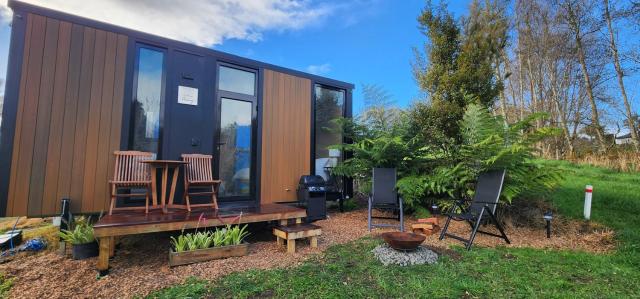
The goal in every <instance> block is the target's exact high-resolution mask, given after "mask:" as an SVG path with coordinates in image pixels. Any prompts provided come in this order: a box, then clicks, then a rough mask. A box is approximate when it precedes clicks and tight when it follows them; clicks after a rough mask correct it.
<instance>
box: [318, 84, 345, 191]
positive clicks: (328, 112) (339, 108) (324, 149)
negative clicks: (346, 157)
mask: <svg viewBox="0 0 640 299" xmlns="http://www.w3.org/2000/svg"><path fill="white" fill-rule="evenodd" d="M344 101H345V91H344V90H342V89H333V88H328V87H325V86H322V85H316V86H315V124H314V127H315V168H316V175H320V176H322V177H324V179H325V180H327V181H329V179H330V176H329V168H331V167H333V166H335V165H336V164H337V162H338V161H339V159H340V158H341V153H340V151H339V150H330V149H328V147H329V146H331V145H334V144H339V143H342V133H340V132H338V131H337V129H338V127H337V126H336V125H335V124H334V123H333V122H332V120H334V119H336V118H339V117H342V116H343V108H344Z"/></svg>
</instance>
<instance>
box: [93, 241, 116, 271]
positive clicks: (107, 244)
mask: <svg viewBox="0 0 640 299" xmlns="http://www.w3.org/2000/svg"><path fill="white" fill-rule="evenodd" d="M111 238H112V237H101V238H100V252H99V254H98V265H97V267H98V272H99V273H100V276H104V275H107V274H109V253H110V252H111Z"/></svg>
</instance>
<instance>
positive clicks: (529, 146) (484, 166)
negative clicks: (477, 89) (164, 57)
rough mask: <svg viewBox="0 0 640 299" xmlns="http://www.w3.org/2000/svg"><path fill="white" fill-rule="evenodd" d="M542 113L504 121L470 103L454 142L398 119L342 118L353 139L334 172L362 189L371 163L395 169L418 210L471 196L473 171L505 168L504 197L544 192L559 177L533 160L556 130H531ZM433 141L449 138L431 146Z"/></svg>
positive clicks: (411, 206)
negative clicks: (375, 124)
mask: <svg viewBox="0 0 640 299" xmlns="http://www.w3.org/2000/svg"><path fill="white" fill-rule="evenodd" d="M545 116H546V115H544V114H534V115H531V116H529V117H528V118H526V119H525V120H523V121H520V122H517V123H513V124H507V123H506V122H505V121H504V120H503V119H502V118H501V117H495V116H493V115H491V113H490V112H489V110H488V109H487V108H486V107H484V106H482V105H479V104H469V105H468V106H467V108H466V109H465V112H464V114H463V117H462V119H461V120H460V121H459V122H458V128H459V140H460V141H459V142H456V141H455V140H456V138H454V137H448V136H445V135H442V136H435V135H431V138H423V137H424V135H420V134H417V135H416V134H414V133H412V132H411V130H407V128H408V126H406V125H404V124H402V123H396V124H394V125H393V126H390V127H387V128H385V129H376V130H374V129H371V128H367V127H366V126H364V125H362V124H360V123H358V122H357V120H355V121H353V122H351V123H349V122H345V121H344V120H342V122H343V129H344V128H347V129H350V130H352V131H351V132H352V134H351V135H350V136H351V139H352V140H353V143H352V144H347V145H342V146H340V147H341V148H342V149H344V150H347V151H350V152H351V154H352V156H351V157H350V158H348V159H345V161H344V162H342V163H340V164H339V165H338V167H336V168H335V169H334V173H337V174H340V175H345V176H348V177H352V178H354V179H356V180H357V181H359V182H358V184H359V187H360V192H363V193H367V192H369V190H370V179H371V169H372V168H373V167H396V168H397V169H398V174H399V180H398V183H397V185H396V186H397V188H398V191H399V193H400V194H401V195H402V197H403V199H404V203H405V206H406V207H407V208H409V209H410V210H413V211H422V210H424V207H429V206H430V205H431V203H433V202H434V201H437V200H439V199H445V198H469V197H471V196H472V195H473V192H474V190H475V186H474V183H475V182H476V179H477V176H478V174H479V173H481V172H483V171H487V170H492V169H506V170H507V179H506V181H505V186H504V188H503V192H502V197H503V200H506V201H507V202H511V201H512V200H513V199H514V198H516V197H526V196H530V195H532V194H538V195H544V193H545V192H548V191H549V190H551V189H552V188H553V187H554V186H555V185H556V184H557V183H558V181H559V180H560V178H561V176H560V172H559V171H558V170H557V169H555V168H554V167H552V166H550V165H545V164H542V163H539V161H538V160H537V159H536V151H537V150H536V147H535V145H536V144H537V143H539V142H540V141H542V140H543V139H544V138H547V137H549V136H553V135H554V134H556V133H557V131H556V130H555V129H552V128H539V129H535V128H534V126H533V125H532V124H533V122H535V121H536V120H537V119H539V118H542V117H545ZM435 139H439V140H445V139H446V140H451V142H449V143H447V145H446V146H443V145H442V144H435V145H434V144H432V143H431V142H432V141H433V140H435Z"/></svg>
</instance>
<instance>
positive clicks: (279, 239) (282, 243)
mask: <svg viewBox="0 0 640 299" xmlns="http://www.w3.org/2000/svg"><path fill="white" fill-rule="evenodd" d="M276 238H277V241H276V242H277V244H278V246H283V245H284V239H283V238H280V237H276Z"/></svg>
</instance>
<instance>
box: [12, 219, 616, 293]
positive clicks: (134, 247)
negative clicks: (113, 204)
mask: <svg viewBox="0 0 640 299" xmlns="http://www.w3.org/2000/svg"><path fill="white" fill-rule="evenodd" d="M406 220H407V221H406V225H407V228H409V227H410V224H411V223H413V222H414V220H413V219H406ZM316 224H318V225H320V226H321V227H322V230H323V234H322V236H321V237H320V238H319V248H317V249H311V248H309V246H308V244H305V243H303V242H301V243H302V244H300V245H299V246H298V251H297V252H296V254H287V253H286V252H285V251H286V250H285V248H278V247H277V246H276V244H275V240H274V239H273V237H272V236H271V234H270V232H269V230H268V229H267V228H263V229H262V233H260V232H259V231H252V234H253V236H252V240H250V241H251V243H252V244H251V247H250V250H249V255H247V256H244V257H235V258H228V259H224V260H215V261H209V262H204V263H198V264H192V265H185V266H179V267H175V268H169V267H168V266H167V263H168V250H169V235H168V234H163V233H157V234H147V235H137V236H130V237H125V238H122V239H121V241H120V246H119V248H118V250H117V251H116V256H115V257H114V259H113V260H112V261H111V267H112V269H111V272H110V275H108V276H106V277H102V278H100V279H97V277H96V274H97V272H96V270H95V269H96V268H95V267H96V259H95V258H94V259H89V260H84V261H74V260H71V259H69V258H66V257H62V256H59V255H57V254H56V253H53V252H44V253H39V254H36V255H31V256H18V257H16V258H15V259H13V260H12V261H9V262H7V263H4V264H1V265H0V272H2V273H6V274H7V275H9V276H11V277H15V280H14V285H13V287H12V288H11V291H10V294H9V296H10V298H129V297H132V296H144V295H146V294H148V293H150V292H151V291H153V290H156V289H159V288H163V287H167V286H170V285H174V284H177V283H181V282H183V281H184V280H185V279H186V278H188V277H190V276H197V277H201V278H204V279H208V280H215V279H216V278H219V277H221V276H223V275H227V274H229V273H232V272H236V271H245V270H248V269H256V268H257V269H269V268H276V267H290V266H295V265H298V264H300V263H302V262H303V261H304V260H305V259H307V258H309V257H311V256H313V255H316V254H319V253H320V252H322V251H324V250H326V249H327V247H329V246H331V245H334V244H341V243H346V242H350V241H353V240H356V239H358V238H361V237H364V236H367V235H369V232H368V231H367V212H366V210H358V211H353V212H348V213H332V214H331V215H330V218H329V219H327V220H323V221H318V222H316ZM384 231H386V230H376V231H374V233H373V235H374V236H377V235H378V234H379V233H381V232H384ZM451 231H452V232H456V233H464V234H468V233H469V231H468V225H466V224H465V223H454V224H453V225H452V226H451ZM507 234H508V235H509V238H510V239H511V240H512V244H511V245H508V246H511V247H535V248H555V249H579V250H586V251H591V252H606V251H610V250H612V249H614V243H613V232H611V231H593V232H589V233H581V232H580V226H579V224H572V223H568V224H565V225H563V230H562V231H560V232H554V237H553V238H552V239H546V238H545V237H544V230H540V229H528V228H512V227H509V228H507ZM449 244H456V245H459V244H460V243H459V242H456V241H455V240H451V239H446V240H445V241H438V240H437V236H435V235H432V236H429V237H427V240H426V241H425V243H424V245H427V246H428V247H429V248H431V249H433V251H436V252H441V250H443V251H444V250H445V249H444V248H445V247H447V245H449ZM476 244H477V245H478V246H491V247H492V246H496V245H500V246H502V245H505V244H504V243H503V242H501V240H499V239H496V238H488V237H486V236H483V235H479V236H478V237H477V238H476Z"/></svg>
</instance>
